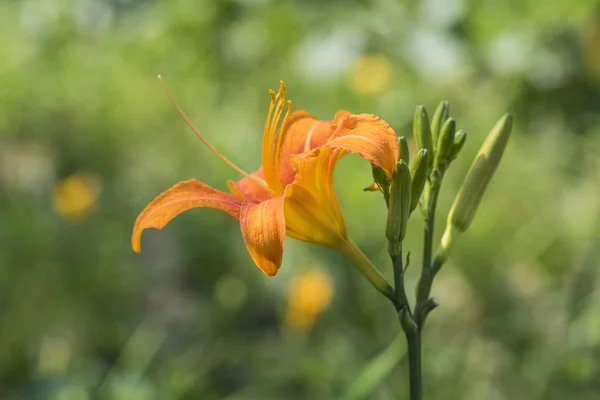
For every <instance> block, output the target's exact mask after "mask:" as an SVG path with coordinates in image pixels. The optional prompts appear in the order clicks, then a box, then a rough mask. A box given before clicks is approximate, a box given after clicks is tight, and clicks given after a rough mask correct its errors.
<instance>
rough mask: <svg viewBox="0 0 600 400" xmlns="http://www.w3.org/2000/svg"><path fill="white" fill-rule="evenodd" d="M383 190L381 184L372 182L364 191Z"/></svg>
mask: <svg viewBox="0 0 600 400" xmlns="http://www.w3.org/2000/svg"><path fill="white" fill-rule="evenodd" d="M379 191H381V189H380V188H379V185H378V184H376V183H375V182H373V183H371V184H370V185H369V186H367V187H366V188H364V189H363V192H379Z"/></svg>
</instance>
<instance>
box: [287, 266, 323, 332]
mask: <svg viewBox="0 0 600 400" xmlns="http://www.w3.org/2000/svg"><path fill="white" fill-rule="evenodd" d="M333 290H334V287H333V283H332V281H331V278H329V276H328V275H326V274H325V273H324V272H323V271H321V270H318V269H312V270H310V271H308V272H305V273H303V274H302V275H299V276H297V277H295V278H294V279H293V280H292V282H291V285H290V291H289V298H288V308H287V313H286V318H285V324H286V325H287V326H288V327H290V328H292V329H294V330H298V331H308V330H310V328H312V327H313V325H314V323H315V320H316V318H317V316H319V314H321V313H322V312H323V310H325V308H327V306H328V305H329V303H330V302H331V298H332V297H333Z"/></svg>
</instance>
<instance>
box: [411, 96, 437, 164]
mask: <svg viewBox="0 0 600 400" xmlns="http://www.w3.org/2000/svg"><path fill="white" fill-rule="evenodd" d="M413 136H414V138H415V141H416V142H417V148H418V149H419V150H420V149H425V150H427V151H428V152H429V154H433V143H432V139H431V128H430V126H429V117H428V116H427V110H425V107H423V106H417V109H416V110H415V117H414V119H413ZM432 162H433V158H432V157H430V158H429V165H430V166H431V163H432Z"/></svg>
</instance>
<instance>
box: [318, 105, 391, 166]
mask: <svg viewBox="0 0 600 400" xmlns="http://www.w3.org/2000/svg"><path fill="white" fill-rule="evenodd" d="M334 124H335V130H334V132H333V135H332V137H331V140H329V141H328V142H327V143H326V144H325V146H327V147H330V148H334V149H336V148H337V149H343V150H345V151H347V152H350V153H359V154H360V155H361V156H362V157H363V158H364V159H366V160H368V161H370V162H371V163H373V164H375V165H378V166H380V167H381V168H383V169H384V170H385V171H386V172H387V173H388V175H389V176H392V175H393V173H394V168H395V166H396V163H397V162H398V160H399V159H400V147H399V146H398V136H397V135H396V133H395V132H394V130H393V129H392V127H391V126H389V124H388V123H387V122H385V121H384V120H382V119H381V118H379V117H377V116H375V115H373V114H350V113H348V112H342V113H338V114H337V115H336V120H335V121H334Z"/></svg>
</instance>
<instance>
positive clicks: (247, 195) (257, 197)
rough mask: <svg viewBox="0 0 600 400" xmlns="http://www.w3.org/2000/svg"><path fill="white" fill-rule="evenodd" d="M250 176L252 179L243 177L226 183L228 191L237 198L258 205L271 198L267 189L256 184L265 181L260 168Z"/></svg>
mask: <svg viewBox="0 0 600 400" xmlns="http://www.w3.org/2000/svg"><path fill="white" fill-rule="evenodd" d="M250 175H251V176H252V178H249V177H244V178H242V179H240V180H239V181H237V182H234V181H231V180H229V181H227V185H228V186H229V191H230V192H231V193H233V194H234V195H236V196H237V197H239V198H241V199H246V200H249V201H251V202H253V203H260V202H262V201H265V200H268V199H270V198H271V197H272V196H271V193H270V192H269V191H268V190H267V188H266V187H265V186H262V185H259V184H258V183H257V180H261V181H265V174H264V172H263V169H262V167H260V168H259V169H258V171H256V172H253V173H252V174H250ZM265 184H266V181H265Z"/></svg>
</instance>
